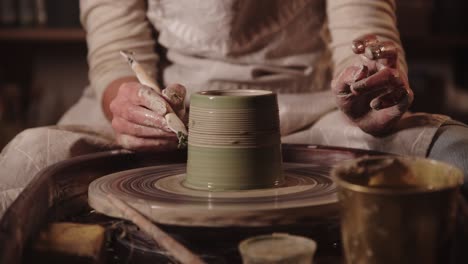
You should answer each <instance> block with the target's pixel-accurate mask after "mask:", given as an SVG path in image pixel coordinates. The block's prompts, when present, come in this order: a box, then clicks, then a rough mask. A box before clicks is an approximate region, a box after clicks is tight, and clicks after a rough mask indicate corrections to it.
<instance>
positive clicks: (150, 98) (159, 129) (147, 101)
mask: <svg viewBox="0 0 468 264" xmlns="http://www.w3.org/2000/svg"><path fill="white" fill-rule="evenodd" d="M185 93H186V91H185V87H183V86H182V85H179V84H174V85H169V86H168V87H167V88H166V89H164V90H163V92H162V94H158V93H157V92H156V91H155V90H154V89H152V88H150V87H147V86H144V85H142V84H140V83H136V82H132V83H124V84H123V85H121V86H120V88H119V91H118V93H117V96H116V97H115V99H114V100H113V101H112V102H111V104H110V110H111V112H112V114H113V118H112V128H113V129H114V131H115V133H116V139H117V142H118V143H119V144H120V145H121V146H122V147H124V148H126V149H130V150H137V151H165V150H171V149H175V148H177V146H178V138H177V136H176V134H174V132H173V131H172V130H171V128H170V127H169V125H168V123H167V120H166V118H165V116H166V115H167V114H168V112H169V109H171V108H172V109H174V110H176V109H177V110H176V112H177V113H180V114H182V116H179V117H180V118H181V119H182V120H184V119H185V116H183V115H185V108H184V106H183V104H184V99H185Z"/></svg>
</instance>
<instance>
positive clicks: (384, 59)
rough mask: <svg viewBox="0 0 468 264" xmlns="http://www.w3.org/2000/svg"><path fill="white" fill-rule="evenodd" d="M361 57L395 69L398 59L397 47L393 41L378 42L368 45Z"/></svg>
mask: <svg viewBox="0 0 468 264" xmlns="http://www.w3.org/2000/svg"><path fill="white" fill-rule="evenodd" d="M363 55H364V56H365V57H366V58H368V59H370V60H378V61H379V62H380V63H382V64H383V65H385V66H387V67H392V68H395V67H396V63H397V59H398V47H397V46H396V45H395V43H394V42H393V41H383V42H378V43H376V44H373V45H368V46H367V47H366V48H365V51H364V54H363Z"/></svg>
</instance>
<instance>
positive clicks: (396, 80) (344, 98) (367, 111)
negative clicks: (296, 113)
mask: <svg viewBox="0 0 468 264" xmlns="http://www.w3.org/2000/svg"><path fill="white" fill-rule="evenodd" d="M352 50H353V52H354V53H355V54H356V56H355V57H354V59H353V60H354V61H353V63H352V64H351V66H349V67H346V68H345V69H344V70H343V71H342V72H341V73H340V74H339V75H338V76H337V77H336V78H335V79H334V80H333V82H332V90H333V92H334V94H335V98H336V101H337V105H338V107H339V108H340V109H341V110H342V111H343V112H344V113H345V114H346V115H347V116H348V118H349V119H350V120H351V121H352V122H354V123H355V124H356V125H357V126H359V127H360V128H361V129H362V130H363V131H364V132H367V133H369V134H372V135H383V134H386V133H389V132H391V130H392V128H393V127H394V126H395V124H396V123H397V122H398V120H400V118H401V116H402V115H403V113H405V112H406V111H407V109H408V108H409V106H410V105H411V103H412V101H413V92H412V90H411V88H410V87H409V84H408V78H407V76H406V73H405V72H404V71H403V70H401V69H400V68H399V67H398V49H397V46H396V45H395V44H394V43H393V42H390V41H385V42H382V41H379V40H378V39H377V38H376V37H375V36H373V35H368V36H364V37H362V38H359V39H356V40H354V41H353V45H352Z"/></svg>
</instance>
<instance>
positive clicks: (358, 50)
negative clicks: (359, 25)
mask: <svg viewBox="0 0 468 264" xmlns="http://www.w3.org/2000/svg"><path fill="white" fill-rule="evenodd" d="M378 42H379V40H378V39H377V36H376V35H373V34H369V35H365V36H362V37H360V38H357V39H355V40H353V43H352V46H351V48H352V50H353V52H354V53H355V54H363V53H364V51H365V50H366V47H368V46H370V45H375V44H377V43H378Z"/></svg>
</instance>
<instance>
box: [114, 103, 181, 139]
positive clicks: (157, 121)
mask: <svg viewBox="0 0 468 264" xmlns="http://www.w3.org/2000/svg"><path fill="white" fill-rule="evenodd" d="M110 109H111V111H112V114H113V116H114V118H122V119H125V120H127V121H128V122H131V123H134V124H138V125H142V126H147V127H153V128H159V129H161V130H163V131H166V132H172V131H171V130H170V129H169V127H168V126H167V122H166V120H165V118H164V117H163V116H161V115H159V114H157V113H155V112H153V111H151V110H148V109H146V108H145V107H142V106H139V105H134V104H133V103H131V102H129V101H124V100H114V101H112V103H111V104H110Z"/></svg>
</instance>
